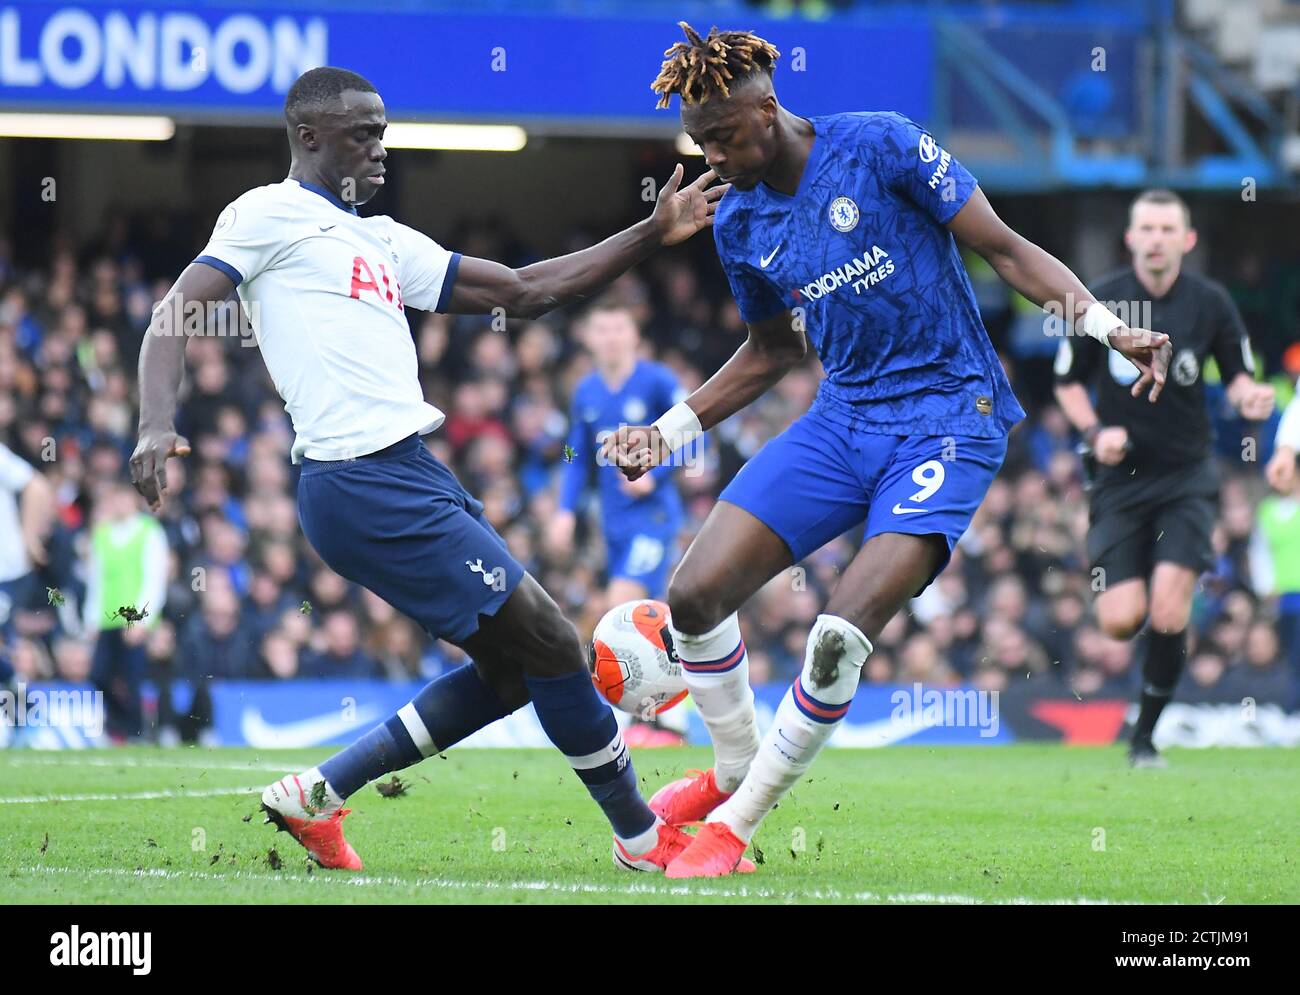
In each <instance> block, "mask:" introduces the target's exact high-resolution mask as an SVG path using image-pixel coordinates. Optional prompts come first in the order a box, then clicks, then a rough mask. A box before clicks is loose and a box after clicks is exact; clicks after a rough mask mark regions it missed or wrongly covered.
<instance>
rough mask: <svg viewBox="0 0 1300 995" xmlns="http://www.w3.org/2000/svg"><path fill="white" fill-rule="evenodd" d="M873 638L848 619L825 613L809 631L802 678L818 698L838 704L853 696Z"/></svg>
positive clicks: (807, 688) (809, 690)
mask: <svg viewBox="0 0 1300 995" xmlns="http://www.w3.org/2000/svg"><path fill="white" fill-rule="evenodd" d="M870 653H871V640H870V639H868V638H867V636H866V634H865V633H864V632H863V631H862V630H861V629H859V628H858V627H857V626H856V625H854V624H853V623H852V622H850V621H849V620H848V619H845V618H841V617H840V616H838V615H832V614H822V615H818V616H817V621H816V623H814V625H813V627H812V631H811V632H810V633H809V634H808V651H807V654H806V656H805V659H804V668H803V674H802V679H803V682H804V684H805V685H806V690H807V691H808V692H810V693H811V694H812V695H813V696H814V697H817V698H821V699H823V700H826V701H833V702H836V703H840V702H847V701H849V700H851V699H852V698H853V694H854V692H855V691H856V690H857V687H858V680H859V679H860V678H861V676H862V665H863V664H864V663H866V662H867V657H868V656H869V655H870Z"/></svg>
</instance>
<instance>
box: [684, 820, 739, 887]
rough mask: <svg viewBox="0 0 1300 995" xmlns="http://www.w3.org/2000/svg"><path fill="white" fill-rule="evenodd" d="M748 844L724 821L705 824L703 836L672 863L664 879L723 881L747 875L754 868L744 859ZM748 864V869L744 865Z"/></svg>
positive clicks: (698, 837) (692, 842) (697, 837)
mask: <svg viewBox="0 0 1300 995" xmlns="http://www.w3.org/2000/svg"><path fill="white" fill-rule="evenodd" d="M746 846H748V844H747V843H746V842H745V841H744V840H742V839H741V838H740V837H739V836H737V835H736V834H735V833H733V832H732V831H731V830H730V829H729V828H727V825H726V824H725V823H722V822H706V823H705V824H704V828H703V829H701V830H700V834H699V835H698V836H696V837H695V839H694V840H692V841H691V845H690V846H688V847H687V848H686V849H685V850H683V851H682V852H681V853H680V854H678V856H677V857H676V858H675V859H674V860H673V861H672V862H671V863H669V865H668V867H667V868H666V869H665V870H664V877H669V878H721V877H726V876H727V875H728V874H735V873H741V874H746V873H748V872H749V871H752V870H753V869H754V865H753V864H752V863H750V862H749V861H748V860H746V859H745V847H746ZM746 864H748V865H749V866H748V868H746V867H745V866H744V865H746Z"/></svg>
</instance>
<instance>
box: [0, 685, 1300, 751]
mask: <svg viewBox="0 0 1300 995" xmlns="http://www.w3.org/2000/svg"><path fill="white" fill-rule="evenodd" d="M421 686H422V685H419V684H390V683H386V682H382V681H306V680H304V681H293V682H288V683H284V684H276V683H268V682H255V681H224V682H214V683H213V684H212V685H211V688H210V691H211V698H212V709H213V722H214V732H215V734H216V738H217V739H218V740H219V741H220V743H221V745H224V746H254V747H258V748H259V749H290V748H295V749H296V748H303V747H312V746H326V745H341V744H346V743H349V742H351V741H352V740H353V739H355V738H356V737H357V736H358V735H359V734H361V733H363V732H365V731H367V730H369V729H371V728H373V727H374V726H375V725H377V724H378V723H380V722H382V721H383V720H384V719H385V718H387V717H388V716H390V715H392V714H393V713H394V712H396V711H397V710H398V709H399V708H401V707H402V706H403V705H405V704H406V703H407V702H408V701H410V700H411V698H412V697H413V696H414V695H415V694H416V693H417V692H418V691H419V690H420V687H421ZM25 691H26V693H27V696H28V698H29V699H30V700H31V702H32V703H33V704H36V703H44V705H45V707H43V708H41V709H40V710H39V711H38V710H37V709H35V708H27V709H18V710H15V709H13V708H11V707H9V706H8V705H6V706H5V708H4V709H0V746H4V745H8V746H10V747H15V748H24V747H25V748H31V749H78V748H86V747H93V746H102V745H106V741H105V740H104V739H103V737H102V736H100V735H91V734H88V731H87V727H86V723H85V722H84V721H82V722H81V723H80V724H78V720H77V718H76V716H75V715H74V714H72V713H70V712H69V710H68V709H66V708H54V707H50V703H53V702H55V701H56V700H62V699H66V698H67V697H68V696H69V695H70V694H71V695H77V694H80V695H82V700H91V699H92V697H93V694H94V692H93V689H91V688H76V687H71V686H69V685H57V686H54V685H36V684H32V685H28V686H26V688H25ZM785 693H786V686H785V685H781V684H769V685H764V686H761V687H757V688H755V689H754V695H755V704H756V707H757V712H758V723H759V726H760V727H761V728H762V729H764V730H766V729H767V727H768V725H770V724H771V722H772V717H773V716H774V715H775V713H776V708H777V706H778V705H779V704H780V702H781V698H782V696H783V695H784V694H785ZM145 696H146V711H147V712H150V713H154V712H155V710H156V704H157V691H156V689H153V688H147V689H146V692H145ZM172 696H173V697H172V704H173V707H174V709H176V710H177V711H179V712H180V713H181V714H184V713H185V711H186V710H187V709H188V708H189V701H190V697H191V691H190V689H189V687H187V686H185V685H176V686H174V687H173V688H172ZM615 715H617V716H618V718H619V721H620V722H621V723H624V724H626V723H628V722H629V721H630V717H629V716H628V715H626V714H625V713H623V712H615ZM15 716H16V717H18V718H19V719H20V720H21V719H23V718H25V719H27V721H26V722H23V721H19V722H18V723H17V724H15V722H14V717H15ZM1134 717H1135V707H1134V706H1133V705H1132V704H1131V703H1130V702H1128V701H1125V700H1118V699H1110V698H1106V699H1092V700H1086V701H1080V700H1079V699H1077V698H1075V697H1074V696H1073V695H1071V694H1070V693H1069V692H1068V691H1066V692H1062V690H1061V689H1060V688H1059V687H1058V686H1054V685H1051V684H1048V683H1046V682H1042V683H1041V684H1040V686H1038V687H1034V686H1032V685H1031V686H1029V687H1020V686H1018V685H1017V686H1016V687H1015V688H1013V689H1012V690H1010V691H1007V692H1003V693H1001V694H998V695H996V696H995V695H991V694H986V693H983V692H979V691H977V690H976V689H974V688H965V687H944V688H935V687H923V686H921V685H916V684H914V685H910V686H877V685H871V686H866V687H862V688H860V689H859V691H858V694H857V696H856V697H855V698H854V700H853V704H852V706H851V707H850V709H849V713H848V715H847V716H846V718H845V720H844V722H843V723H842V725H841V726H840V728H839V729H837V730H836V731H835V735H834V738H832V740H831V745H833V746H839V747H849V748H855V747H856V748H877V747H884V746H895V745H898V746H907V745H915V746H936V745H953V746H956V745H969V746H997V745H1001V744H1003V743H1012V742H1016V741H1017V740H1022V741H1023V740H1040V741H1055V742H1060V743H1065V744H1068V745H1075V746H1096V745H1104V744H1107V743H1113V742H1115V741H1116V740H1117V739H1119V738H1120V737H1121V735H1122V734H1123V733H1124V731H1125V723H1126V721H1131V720H1132V719H1133V718H1134ZM663 718H664V724H665V725H666V726H668V727H669V728H670V730H674V731H675V732H676V733H678V734H679V735H671V734H670V735H666V736H660V737H658V738H648V737H639V738H637V739H635V740H633V739H631V738H630V739H629V741H630V742H633V743H634V745H643V744H648V743H649V742H652V741H653V742H663V743H668V744H675V743H677V742H680V741H683V740H684V741H685V742H687V743H691V744H694V745H700V746H705V745H708V743H709V736H708V731H707V730H706V729H705V727H704V723H703V721H702V720H701V719H700V717H699V715H698V713H696V712H695V710H694V708H693V707H692V704H691V701H690V699H689V698H688V699H687V700H686V701H685V702H684V703H683V704H681V705H679V706H678V707H676V708H674V709H672V710H670V711H669V712H666V713H665V714H664V717H663ZM83 719H84V716H83ZM102 725H103V723H102V717H101V721H100V722H99V723H98V728H101V729H102ZM1156 742H1157V743H1158V744H1159V745H1161V746H1184V747H1209V746H1300V714H1295V715H1287V714H1286V713H1285V712H1284V711H1283V710H1282V709H1281V708H1279V707H1278V706H1277V705H1274V704H1269V703H1253V702H1247V703H1243V702H1240V701H1234V702H1224V703H1220V704H1198V705H1185V704H1181V703H1179V702H1175V703H1173V704H1172V705H1170V706H1169V707H1168V708H1167V709H1166V710H1165V712H1164V714H1163V715H1162V716H1161V720H1160V725H1159V726H1158V727H1157V729H1156ZM461 745H462V746H467V747H547V746H549V745H550V744H549V741H548V740H547V739H546V736H545V734H544V733H543V732H542V728H541V725H540V724H539V723H538V721H537V717H536V715H535V714H534V713H533V711H532V709H531V707H528V708H523V709H520V710H519V711H518V712H515V713H514V714H513V715H510V716H508V717H506V718H505V719H502V720H501V721H499V722H496V723H494V724H492V725H491V726H488V727H487V728H486V729H482V730H480V731H479V732H477V733H475V734H474V735H473V736H471V737H470V738H469V739H467V740H465V741H464V742H463V743H462V744H461Z"/></svg>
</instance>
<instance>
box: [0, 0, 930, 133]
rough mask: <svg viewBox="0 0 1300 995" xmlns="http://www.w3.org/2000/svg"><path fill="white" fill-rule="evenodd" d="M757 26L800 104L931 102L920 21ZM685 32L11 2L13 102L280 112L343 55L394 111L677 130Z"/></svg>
mask: <svg viewBox="0 0 1300 995" xmlns="http://www.w3.org/2000/svg"><path fill="white" fill-rule="evenodd" d="M737 26H741V25H737ZM743 26H744V27H747V28H753V29H754V30H757V31H759V32H760V33H763V34H765V35H766V36H767V37H769V38H770V39H771V40H772V41H773V42H774V43H775V44H776V45H777V47H778V48H779V49H780V50H781V52H782V60H781V64H780V67H779V69H778V81H779V83H780V89H781V96H782V100H783V102H785V103H787V104H788V105H789V106H791V107H792V108H795V109H796V110H797V111H798V112H799V113H801V114H819V113H827V112H831V111H836V110H843V109H844V108H846V107H856V108H862V109H867V108H890V109H896V110H900V111H903V112H904V113H907V114H910V115H912V116H916V117H922V118H924V117H925V116H926V115H927V114H928V113H929V110H930V88H931V79H932V76H933V65H934V58H935V55H934V50H935V43H934V38H933V29H932V28H931V27H930V26H929V24H928V23H927V22H926V21H924V20H923V19H918V18H916V17H910V16H908V15H905V14H900V15H896V16H883V17H881V18H879V19H873V21H872V22H871V23H869V24H865V23H853V24H844V23H809V22H791V21H779V22H768V21H764V20H762V19H761V18H747V19H746V23H745V24H744V25H743ZM679 37H680V32H679V31H678V29H677V27H676V25H675V24H673V23H672V22H671V21H670V20H661V19H658V18H656V19H653V20H650V19H646V18H644V17H641V18H627V17H590V18H562V17H555V16H545V15H524V16H521V15H511V16H505V15H499V14H465V13H454V14H432V13H413V12H410V11H407V10H401V11H391V10H390V11H383V12H382V13H373V12H372V14H365V13H358V12H350V11H341V10H337V9H334V8H330V9H325V10H322V9H319V8H318V9H317V10H310V9H304V8H300V7H292V6H288V5H285V6H278V5H275V4H266V3H262V4H258V5H256V6H253V5H250V6H249V7H247V8H245V9H241V8H239V7H238V6H230V7H227V6H221V7H207V6H194V7H190V8H189V9H185V10H178V9H176V8H175V7H171V6H169V5H164V4H156V5H139V4H134V5H133V4H129V3H128V4H114V5H112V6H107V5H100V4H98V3H94V2H91V3H82V4H78V5H70V4H69V5H64V4H43V3H18V4H7V5H0V107H3V109H6V110H11V111H12V110H22V109H49V110H67V111H73V110H77V111H86V110H115V111H159V112H164V113H172V114H177V115H180V116H184V117H188V118H192V119H203V118H205V117H207V118H216V117H223V118H224V117H231V116H235V117H248V118H263V119H266V118H270V117H272V116H274V115H276V114H278V113H279V110H280V107H281V106H282V104H283V100H284V94H285V92H286V91H287V89H288V87H289V85H290V84H291V83H292V82H293V80H294V78H295V77H296V76H297V75H298V74H299V73H301V72H303V71H304V70H306V69H310V68H312V67H314V66H318V65H326V64H331V65H342V66H346V67H348V68H350V69H355V70H356V71H358V72H360V73H362V74H364V75H366V76H367V77H369V78H370V79H371V80H372V81H373V82H374V83H375V85H376V86H377V87H378V88H379V90H380V92H381V93H382V94H383V96H384V98H385V101H386V103H387V104H388V108H389V113H390V115H391V116H393V117H403V118H420V117H427V118H441V119H448V120H451V119H462V120H512V121H518V122H524V121H544V120H551V121H571V122H588V123H592V124H595V123H598V122H604V123H608V122H623V123H626V124H628V125H629V126H633V127H640V128H643V129H644V128H655V127H660V128H663V129H664V130H671V129H672V128H673V126H674V123H675V120H676V114H675V112H674V113H668V112H664V111H658V112H656V111H655V110H654V103H655V97H654V95H653V94H652V93H651V92H650V89H649V84H650V80H651V79H653V78H654V76H655V74H656V73H657V72H658V69H659V63H660V61H661V60H662V57H663V56H662V53H663V50H664V49H665V48H667V47H668V45H670V44H671V43H672V42H673V41H675V40H677V39H678V38H679Z"/></svg>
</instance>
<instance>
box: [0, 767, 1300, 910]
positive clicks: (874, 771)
mask: <svg viewBox="0 0 1300 995" xmlns="http://www.w3.org/2000/svg"><path fill="white" fill-rule="evenodd" d="M327 755H328V751H326V750H312V751H293V752H275V751H261V752H259V751H254V750H247V749H221V750H202V751H200V750H194V749H189V750H171V751H163V750H155V749H144V748H139V749H120V750H112V751H97V752H87V753H53V754H49V753H47V754H40V753H27V752H19V751H12V752H8V753H0V904H5V905H9V904H11V903H23V902H25V903H44V902H53V903H86V902H90V903H101V902H102V903H121V902H146V903H148V902H180V903H205V904H207V903H223V902H234V903H253V902H257V903H300V902H312V903H322V902H323V903H335V902H338V903H342V902H351V903H374V902H401V903H410V902H456V903H461V902H501V903H525V902H527V903H556V902H570V903H572V902H576V903H582V904H592V903H599V902H610V903H645V902H667V903H676V902H759V901H764V902H821V903H825V902H833V901H843V902H927V901H936V902H1026V901H1028V902H1054V901H1097V902H1177V903H1203V902H1226V903H1238V902H1260V903H1276V902H1287V903H1295V902H1300V852H1298V850H1300V847H1298V844H1297V840H1298V839H1300V837H1298V836H1297V833H1296V813H1297V812H1300V750H1281V749H1258V750H1246V749H1240V750H1171V751H1169V758H1170V768H1169V769H1168V770H1164V771H1147V770H1144V771H1132V770H1129V769H1128V768H1127V767H1126V766H1125V763H1124V756H1123V753H1122V751H1121V749H1120V748H1119V747H1114V748H1105V749H1096V748H1088V749H1084V748H1067V747H1061V746H1054V745H1024V744H1017V745H1012V746H1005V747H996V748H969V747H966V748H961V747H957V748H944V749H937V748H927V747H898V748H892V749H885V750H830V751H827V752H826V753H825V754H824V755H823V756H822V757H821V758H820V759H819V760H818V762H817V764H816V765H815V766H814V768H813V770H812V772H811V774H810V776H809V777H808V778H806V779H805V780H804V781H802V782H801V783H800V784H799V785H797V786H796V788H795V790H794V792H793V793H792V795H791V796H790V797H789V798H787V799H786V800H785V801H784V802H783V803H782V804H781V805H780V807H779V808H778V809H777V811H776V812H774V813H773V815H772V816H771V817H770V818H769V819H768V821H767V822H766V823H765V824H764V825H763V827H762V829H761V830H760V831H759V834H758V837H757V838H756V840H755V842H756V844H757V849H758V850H759V851H761V863H760V866H759V868H758V872H757V873H755V874H752V875H745V876H739V875H736V876H732V877H729V878H725V879H722V880H715V881H703V882H670V881H667V880H665V879H663V878H662V877H660V876H658V875H648V874H634V873H630V872H627V871H620V870H618V869H617V868H615V867H614V865H613V863H612V862H611V860H610V853H609V851H610V836H609V832H608V829H607V828H606V826H605V823H604V820H603V818H602V817H601V815H600V813H599V811H598V810H597V809H596V807H595V805H594V804H593V803H592V802H591V801H590V800H589V799H588V798H587V796H586V792H585V791H584V790H583V789H582V787H581V785H580V784H579V783H578V782H577V780H576V778H575V777H574V776H573V774H572V773H571V772H570V771H569V770H568V769H567V768H566V767H565V765H564V762H563V760H562V759H561V758H560V757H559V756H558V755H557V754H554V753H552V752H550V751H545V750H509V751H507V750H464V751H454V750H453V751H452V752H450V753H448V754H447V755H446V756H445V757H444V758H438V757H434V758H431V759H429V760H426V761H425V762H424V763H423V764H421V765H419V766H418V767H415V768H413V769H411V770H409V771H405V772H403V774H402V775H401V777H402V779H403V780H404V781H405V782H406V784H407V786H408V790H407V791H406V793H405V794H403V795H401V796H398V797H392V798H385V797H383V796H381V795H380V794H379V792H378V791H376V789H375V787H374V786H373V785H372V786H368V787H366V788H364V789H363V790H362V791H360V792H359V793H358V794H357V795H355V796H353V798H352V799H351V800H350V802H349V804H350V806H351V808H352V809H353V814H352V815H351V816H350V817H349V818H348V820H347V823H346V825H347V829H348V837H349V839H350V840H351V841H352V842H353V844H354V845H355V846H356V848H357V850H358V852H359V853H360V854H361V857H362V859H363V860H364V861H365V864H366V868H365V870H364V871H363V872H361V873H360V874H349V873H346V872H339V871H322V870H320V869H319V868H316V869H314V870H309V868H308V866H307V862H306V861H305V857H304V853H303V851H302V850H301V849H300V848H299V847H298V846H297V844H295V843H294V842H293V840H291V839H290V838H289V837H288V835H287V834H284V833H280V834H276V833H275V832H274V831H273V829H272V827H270V826H267V825H263V824H262V820H261V816H260V813H257V812H256V808H257V800H256V794H254V793H253V791H254V790H260V788H261V786H263V785H264V784H265V783H267V782H269V781H271V780H274V779H275V777H277V776H278V775H279V774H281V773H284V772H288V771H296V770H299V769H302V768H303V767H305V766H309V765H310V764H312V763H315V762H319V761H320V760H323V759H324V758H325V757H326V756H327ZM709 758H710V757H709V751H707V750H700V749H664V750H643V751H637V752H636V753H635V756H634V760H635V763H636V766H637V771H638V774H639V775H640V777H641V779H642V782H643V786H644V787H645V788H646V793H647V795H648V794H649V793H650V791H652V790H653V789H654V788H657V787H658V786H659V785H661V784H664V783H666V782H667V781H669V780H670V779H672V778H673V777H676V776H679V775H680V774H681V772H682V771H684V770H685V769H686V768H688V767H696V766H703V765H705V764H707V763H708V762H709ZM245 789H247V790H245ZM249 816H251V817H252V818H251V819H249V821H245V817H249ZM272 850H274V854H272V853H271V851H272ZM750 854H751V856H754V857H755V859H760V858H759V855H758V854H757V853H756V852H755V850H754V849H753V848H751V851H750ZM277 858H278V859H277Z"/></svg>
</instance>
